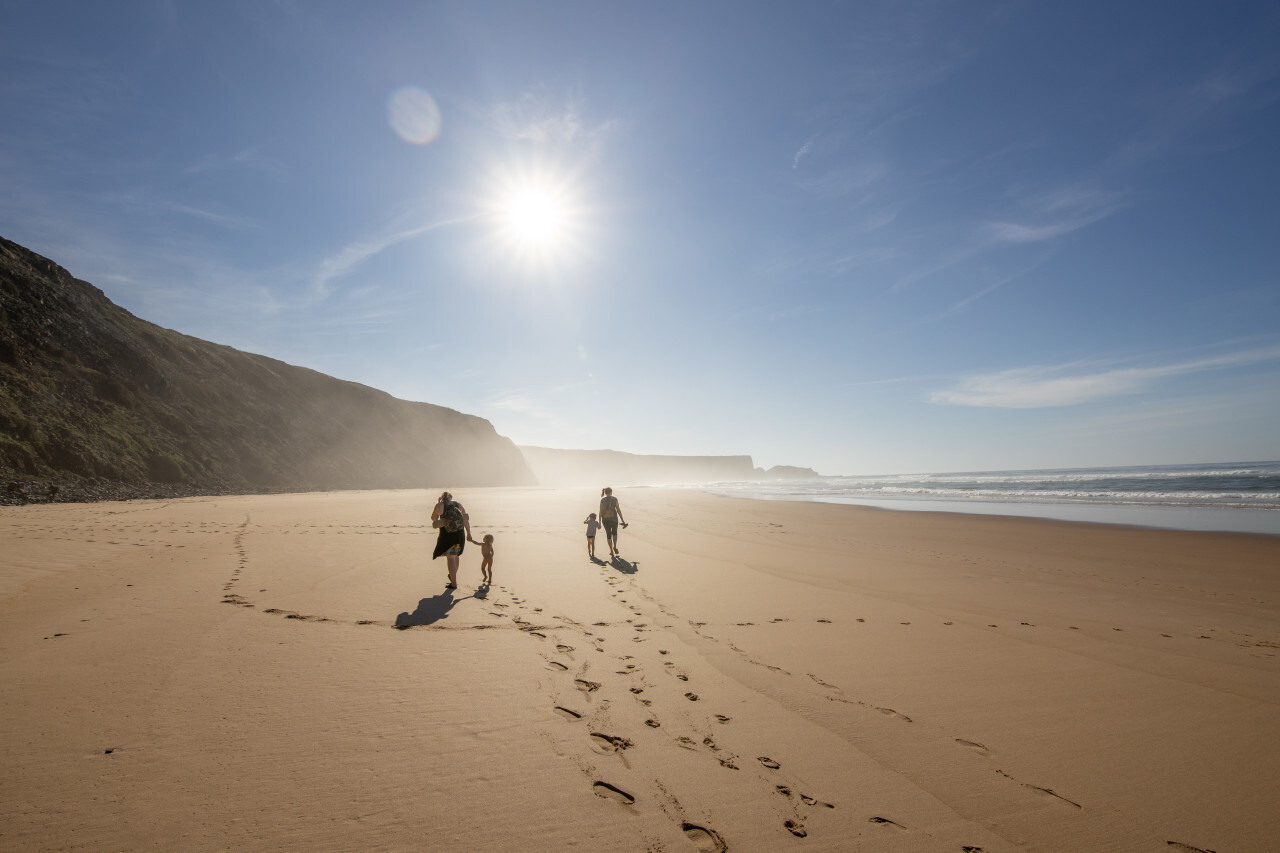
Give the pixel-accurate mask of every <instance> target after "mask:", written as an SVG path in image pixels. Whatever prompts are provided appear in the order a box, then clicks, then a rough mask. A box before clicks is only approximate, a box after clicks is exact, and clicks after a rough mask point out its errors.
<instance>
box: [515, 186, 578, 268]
mask: <svg viewBox="0 0 1280 853" xmlns="http://www.w3.org/2000/svg"><path fill="white" fill-rule="evenodd" d="M499 216H500V218H501V221H502V228H503V230H504V232H505V233H506V236H507V238H508V239H509V240H510V241H511V242H512V243H514V244H516V245H517V246H520V247H522V248H524V249H526V250H531V251H537V252H544V251H553V250H555V249H556V248H557V245H558V244H559V243H560V241H561V240H563V239H565V236H566V229H567V226H568V224H569V218H570V217H569V202H568V199H567V198H566V197H565V195H564V194H563V193H562V192H560V191H558V190H556V189H555V188H554V187H552V186H550V185H547V184H543V185H535V186H526V187H519V188H516V189H513V190H512V191H511V192H510V194H509V195H508V196H507V197H506V198H505V199H503V200H502V202H501V204H500V206H499Z"/></svg>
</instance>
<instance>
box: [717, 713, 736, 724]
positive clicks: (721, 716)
mask: <svg viewBox="0 0 1280 853" xmlns="http://www.w3.org/2000/svg"><path fill="white" fill-rule="evenodd" d="M716 719H717V720H719V721H720V722H722V723H727V722H729V721H730V720H732V719H733V717H726V716H725V715H724V714H716Z"/></svg>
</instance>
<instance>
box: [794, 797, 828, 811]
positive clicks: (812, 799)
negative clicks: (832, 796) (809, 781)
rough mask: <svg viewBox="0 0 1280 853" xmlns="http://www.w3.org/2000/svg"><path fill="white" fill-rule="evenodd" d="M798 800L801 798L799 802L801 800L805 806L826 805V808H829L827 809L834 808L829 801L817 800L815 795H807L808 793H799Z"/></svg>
mask: <svg viewBox="0 0 1280 853" xmlns="http://www.w3.org/2000/svg"><path fill="white" fill-rule="evenodd" d="M800 800H801V802H803V803H804V804H805V805H806V806H826V807H827V808H829V809H834V808H835V806H834V805H832V804H831V803H824V802H822V801H821V800H819V799H818V798H817V797H811V796H809V795H808V794H801V795H800Z"/></svg>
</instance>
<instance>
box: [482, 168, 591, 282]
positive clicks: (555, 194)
mask: <svg viewBox="0 0 1280 853" xmlns="http://www.w3.org/2000/svg"><path fill="white" fill-rule="evenodd" d="M485 196H486V201H485V202H484V205H483V206H484V209H485V214H484V216H483V218H484V219H486V220H488V226H489V227H487V228H486V229H485V230H486V231H487V232H488V237H489V240H490V241H491V242H490V243H489V248H490V249H491V250H494V255H493V259H494V260H496V261H499V262H500V263H502V264H504V265H506V266H507V267H508V268H509V269H510V270H511V271H513V272H516V273H520V274H528V275H535V276H540V275H543V274H549V275H559V274H562V273H567V272H569V271H570V270H572V269H573V268H575V267H577V266H578V265H580V264H581V263H582V261H583V256H584V252H585V251H586V249H587V246H588V245H589V243H590V242H591V241H590V240H589V239H588V231H589V230H590V229H589V227H588V223H589V222H590V220H591V219H592V217H591V216H590V215H589V211H588V209H587V206H586V205H585V204H584V202H583V197H584V196H583V189H582V186H581V182H580V181H578V180H576V178H575V174H574V173H573V172H571V171H564V170H558V169H555V168H552V167H551V166H549V165H546V164H542V165H541V166H540V167H538V166H530V165H526V166H525V168H523V169H518V168H511V167H508V168H507V169H504V170H495V172H494V174H493V176H492V178H491V180H490V182H489V183H488V187H487V192H486V193H485Z"/></svg>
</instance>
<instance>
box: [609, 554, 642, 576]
mask: <svg viewBox="0 0 1280 853" xmlns="http://www.w3.org/2000/svg"><path fill="white" fill-rule="evenodd" d="M610 565H612V566H613V567H614V568H615V569H617V570H618V571H620V572H622V573H623V574H624V575H634V574H635V573H636V572H638V571H639V570H640V564H639V563H628V562H627V561H626V560H624V559H622V558H621V557H614V558H613V562H612V563H610Z"/></svg>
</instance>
